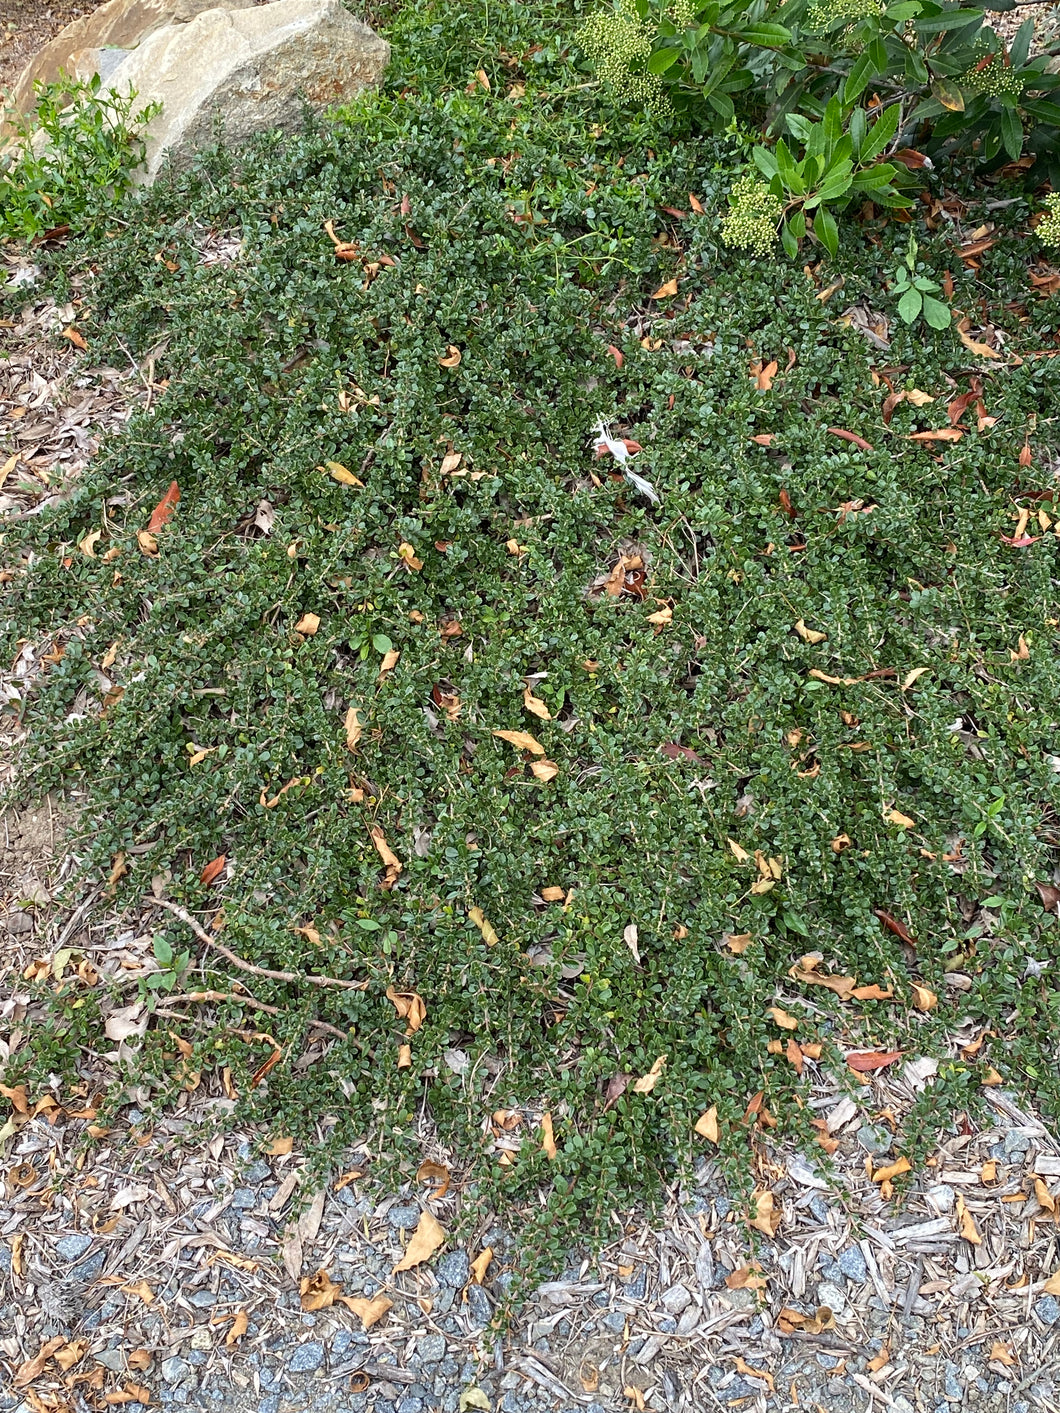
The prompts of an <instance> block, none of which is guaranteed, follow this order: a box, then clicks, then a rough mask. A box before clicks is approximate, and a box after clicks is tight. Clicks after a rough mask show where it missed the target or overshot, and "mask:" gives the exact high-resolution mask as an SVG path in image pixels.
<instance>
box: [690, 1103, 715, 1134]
mask: <svg viewBox="0 0 1060 1413" xmlns="http://www.w3.org/2000/svg"><path fill="white" fill-rule="evenodd" d="M695 1131H696V1133H698V1134H699V1136H700V1138H705V1139H707V1140H708V1142H710V1143H714V1144H716V1143H717V1142H718V1137H719V1130H718V1106H717V1104H711V1106H710V1108H709V1109H708V1110H707V1111H706V1113H704V1114H700V1116H699V1118H698V1119H697V1120H696V1123H695Z"/></svg>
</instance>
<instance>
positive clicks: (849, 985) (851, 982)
mask: <svg viewBox="0 0 1060 1413" xmlns="http://www.w3.org/2000/svg"><path fill="white" fill-rule="evenodd" d="M819 965H820V958H819V957H814V956H812V955H811V956H806V957H800V959H799V960H798V961H797V962H796V963H795V965H794V966H793V967H791V968H790V969H789V971H788V975H789V976H790V977H791V978H792V980H793V981H805V982H808V983H809V984H810V985H811V986H823V987H825V989H826V990H828V991H834V992H835V994H836V995H837V996H838V997H839V998H840V1000H842V1001H845V1000H846V999H847V998H848V997H849V996H850V995H851V993H852V992H853V990H854V988H855V986H857V981H856V980H855V979H854V977H852V976H828V975H827V974H826V973H824V972H820V971H818V970H817V968H818V966H819Z"/></svg>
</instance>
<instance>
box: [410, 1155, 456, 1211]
mask: <svg viewBox="0 0 1060 1413" xmlns="http://www.w3.org/2000/svg"><path fill="white" fill-rule="evenodd" d="M451 1180H452V1174H451V1173H450V1171H449V1169H448V1168H447V1167H444V1166H443V1165H442V1164H441V1163H435V1162H432V1161H431V1159H430V1158H425V1159H424V1160H423V1162H422V1163H421V1164H420V1165H419V1167H418V1168H417V1169H416V1181H417V1182H438V1183H441V1186H440V1187H439V1188H438V1189H437V1190H436V1191H435V1192H432V1193H431V1198H430V1200H431V1201H432V1202H434V1201H436V1200H437V1199H438V1198H439V1197H444V1196H445V1194H446V1193H447V1192H448V1191H449V1183H450V1182H451Z"/></svg>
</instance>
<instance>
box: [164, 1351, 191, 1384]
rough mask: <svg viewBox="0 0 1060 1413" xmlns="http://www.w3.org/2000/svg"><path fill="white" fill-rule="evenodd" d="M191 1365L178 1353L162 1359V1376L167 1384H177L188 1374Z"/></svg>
mask: <svg viewBox="0 0 1060 1413" xmlns="http://www.w3.org/2000/svg"><path fill="white" fill-rule="evenodd" d="M190 1373H191V1365H190V1364H188V1363H187V1361H186V1360H184V1359H181V1358H180V1357H179V1356H178V1355H173V1356H172V1358H170V1359H163V1360H162V1377H163V1378H164V1379H165V1381H166V1383H167V1384H179V1383H183V1381H184V1380H185V1379H186V1378H187V1377H188V1376H189V1375H190Z"/></svg>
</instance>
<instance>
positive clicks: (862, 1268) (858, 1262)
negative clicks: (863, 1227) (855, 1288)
mask: <svg viewBox="0 0 1060 1413" xmlns="http://www.w3.org/2000/svg"><path fill="white" fill-rule="evenodd" d="M839 1269H840V1270H841V1271H842V1272H843V1274H844V1275H845V1276H847V1277H848V1278H849V1279H850V1280H852V1281H855V1282H857V1284H858V1285H864V1284H865V1282H866V1281H867V1280H868V1278H869V1268H868V1267H867V1266H866V1264H865V1257H864V1256H863V1255H862V1252H861V1247H860V1246H855V1245H854V1244H853V1243H851V1245H850V1246H845V1247H844V1248H843V1250H842V1251H840V1253H839Z"/></svg>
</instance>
